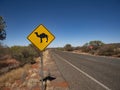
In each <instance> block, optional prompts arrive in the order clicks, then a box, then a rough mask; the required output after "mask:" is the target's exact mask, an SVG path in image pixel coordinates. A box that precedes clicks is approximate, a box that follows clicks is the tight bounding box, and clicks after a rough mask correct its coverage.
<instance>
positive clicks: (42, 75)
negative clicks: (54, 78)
mask: <svg viewBox="0 0 120 90" xmlns="http://www.w3.org/2000/svg"><path fill="white" fill-rule="evenodd" d="M40 64H41V68H40V70H41V71H40V74H41V88H42V90H44V84H43V78H44V72H43V51H42V52H41V62H40Z"/></svg>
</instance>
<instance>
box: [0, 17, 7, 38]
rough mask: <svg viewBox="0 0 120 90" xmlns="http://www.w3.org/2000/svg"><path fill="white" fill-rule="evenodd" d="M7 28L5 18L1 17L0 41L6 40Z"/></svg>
mask: <svg viewBox="0 0 120 90" xmlns="http://www.w3.org/2000/svg"><path fill="white" fill-rule="evenodd" d="M5 27H6V23H5V21H4V19H3V17H1V16H0V40H4V39H5V38H6V31H5Z"/></svg>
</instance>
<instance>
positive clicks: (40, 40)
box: [27, 24, 55, 90]
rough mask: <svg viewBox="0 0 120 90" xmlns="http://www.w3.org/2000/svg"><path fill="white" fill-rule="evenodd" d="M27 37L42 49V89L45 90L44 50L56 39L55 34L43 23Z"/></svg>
mask: <svg viewBox="0 0 120 90" xmlns="http://www.w3.org/2000/svg"><path fill="white" fill-rule="evenodd" d="M27 39H28V40H29V41H30V42H31V43H32V44H33V45H34V46H35V47H37V48H38V49H39V50H40V51H41V55H40V57H41V62H40V65H41V69H40V76H41V89H42V90H44V85H43V78H44V72H43V51H44V50H45V49H46V48H47V46H48V45H49V44H50V43H51V42H52V41H53V40H54V39H55V36H54V35H53V34H52V33H51V32H50V31H49V30H48V29H47V28H46V27H45V26H44V25H42V24H41V25H39V26H38V27H37V28H36V29H34V30H33V31H32V32H31V33H30V34H29V35H28V37H27Z"/></svg>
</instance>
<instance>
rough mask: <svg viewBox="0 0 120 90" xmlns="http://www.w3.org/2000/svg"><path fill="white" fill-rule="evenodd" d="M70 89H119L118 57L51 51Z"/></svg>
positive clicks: (119, 61)
mask: <svg viewBox="0 0 120 90" xmlns="http://www.w3.org/2000/svg"><path fill="white" fill-rule="evenodd" d="M51 55H52V59H53V60H55V62H56V64H57V66H58V69H59V71H60V72H61V74H62V76H63V77H64V79H65V80H66V81H67V82H68V84H69V88H70V90H120V59H115V58H108V57H99V56H89V55H82V54H75V53H68V52H62V51H58V50H52V51H51Z"/></svg>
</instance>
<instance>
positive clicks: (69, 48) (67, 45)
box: [64, 44, 73, 51]
mask: <svg viewBox="0 0 120 90" xmlns="http://www.w3.org/2000/svg"><path fill="white" fill-rule="evenodd" d="M64 49H65V50H66V51H72V50H73V47H72V46H71V44H66V45H65V46H64Z"/></svg>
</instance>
